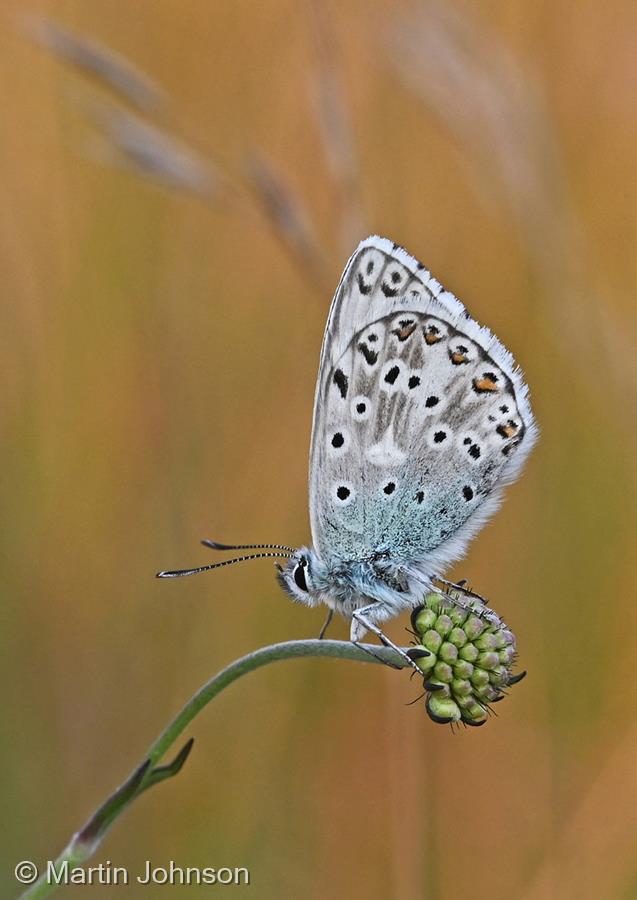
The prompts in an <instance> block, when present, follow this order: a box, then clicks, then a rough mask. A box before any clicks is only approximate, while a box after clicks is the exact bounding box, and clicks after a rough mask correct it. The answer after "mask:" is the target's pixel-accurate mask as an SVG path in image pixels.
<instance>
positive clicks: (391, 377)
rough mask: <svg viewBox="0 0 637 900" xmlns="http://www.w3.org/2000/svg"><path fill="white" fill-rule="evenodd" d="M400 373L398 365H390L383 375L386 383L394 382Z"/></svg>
mask: <svg viewBox="0 0 637 900" xmlns="http://www.w3.org/2000/svg"><path fill="white" fill-rule="evenodd" d="M399 375H400V369H399V368H398V366H392V367H391V369H390V370H389V372H387V374H386V375H385V381H386V382H387V384H394V382H395V381H396V379H397V378H398V376H399Z"/></svg>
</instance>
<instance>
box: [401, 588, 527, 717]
mask: <svg viewBox="0 0 637 900" xmlns="http://www.w3.org/2000/svg"><path fill="white" fill-rule="evenodd" d="M411 625H412V628H413V630H414V633H415V635H416V640H417V642H418V643H417V644H416V646H415V648H414V652H413V657H414V661H415V663H416V665H417V666H418V668H419V669H420V670H421V671H422V673H423V675H424V686H425V690H426V691H427V699H426V700H425V708H426V710H427V713H428V714H429V718H430V719H432V720H433V721H434V722H439V723H441V724H448V723H449V722H464V723H465V724H466V725H484V723H485V722H486V720H487V717H488V710H489V704H490V703H495V702H496V701H497V700H502V698H503V697H504V693H503V691H504V690H505V689H506V688H507V687H511V685H514V684H517V682H518V681H521V680H522V678H524V676H525V675H526V672H520V673H518V674H517V675H513V672H512V668H513V666H514V664H515V661H516V659H517V653H516V648H515V635H514V634H513V632H512V631H510V630H509V629H508V628H507V626H506V625H505V624H504V622H503V621H502V620H501V619H500V617H499V616H498V615H497V614H496V613H494V612H493V610H491V609H489V608H488V607H487V606H484V605H483V604H482V603H481V602H480V601H479V600H477V599H475V598H474V597H471V596H460V597H459V598H457V599H455V598H454V599H452V598H451V597H450V596H449V595H447V594H445V595H442V594H429V595H428V596H427V597H426V598H425V602H424V604H423V606H420V607H418V608H417V609H415V610H414V611H413V613H412V616H411ZM418 651H428V653H427V655H426V656H425V655H422V656H420V657H419V655H418Z"/></svg>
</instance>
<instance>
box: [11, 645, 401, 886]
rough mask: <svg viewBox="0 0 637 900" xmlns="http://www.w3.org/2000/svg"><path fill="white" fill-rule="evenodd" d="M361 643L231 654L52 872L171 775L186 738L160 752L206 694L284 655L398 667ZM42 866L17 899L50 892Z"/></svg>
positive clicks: (83, 853) (85, 851)
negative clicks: (172, 753)
mask: <svg viewBox="0 0 637 900" xmlns="http://www.w3.org/2000/svg"><path fill="white" fill-rule="evenodd" d="M364 646H365V647H366V650H365V649H362V648H361V647H358V646H355V645H354V644H352V643H350V642H349V641H326V640H307V641H285V642H284V643H281V644H271V645H270V646H268V647H261V648H260V649H259V650H255V651H254V652H253V653H249V654H248V655H247V656H243V657H241V658H240V659H237V660H235V661H234V662H232V663H230V665H229V666H226V668H225V669H222V670H221V671H220V672H218V673H217V674H216V675H214V676H213V677H212V678H211V679H210V680H209V681H207V682H206V683H205V684H204V685H203V686H202V687H201V688H200V689H199V690H198V691H197V692H196V694H193V696H192V697H191V698H190V700H188V702H187V703H186V705H185V706H184V707H183V709H182V710H181V711H180V712H179V713H178V714H177V715H176V716H175V718H174V719H173V720H172V722H171V723H170V724H169V725H168V726H167V727H166V728H165V729H164V731H162V733H161V734H160V735H159V737H158V738H157V739H156V740H155V741H154V742H153V743H152V744H151V745H150V747H149V748H148V751H147V753H146V755H145V756H144V758H143V760H142V762H141V763H140V764H139V765H138V766H137V767H136V768H135V769H134V770H133V772H132V773H131V775H130V776H129V778H128V779H127V780H126V781H125V782H124V783H123V785H122V786H121V787H119V788H118V789H117V790H116V791H115V792H114V793H113V794H112V795H111V796H110V797H109V798H108V799H107V800H106V801H105V802H104V803H103V804H102V805H101V806H100V807H99V809H97V810H96V812H95V813H93V815H92V816H91V817H90V818H89V819H88V821H87V822H86V823H85V825H84V826H83V827H82V828H81V829H80V830H79V831H78V832H76V834H74V835H73V837H72V838H71V840H70V841H69V843H68V845H67V846H66V847H65V849H64V850H63V851H62V852H61V853H60V855H59V856H58V857H57V859H56V860H55V862H54V863H53V866H54V867H55V870H56V871H57V872H62V873H63V872H64V870H65V869H66V868H67V867H68V869H71V868H73V867H74V866H78V865H81V864H82V863H84V862H86V861H87V860H88V859H90V857H91V856H92V855H93V854H94V853H95V851H96V850H97V848H98V847H99V845H100V843H101V841H102V839H103V837H104V835H105V834H106V832H107V831H108V829H109V828H110V827H111V825H112V824H113V823H114V822H115V820H116V819H117V818H119V816H120V815H121V814H122V813H123V812H124V810H125V809H127V808H128V806H130V804H131V803H132V802H133V800H135V798H136V797H138V796H139V795H140V794H141V793H142V792H143V791H144V790H146V789H147V788H149V787H152V786H153V785H154V784H156V783H158V782H159V781H163V780H165V779H166V778H170V777H171V776H173V775H176V774H177V773H178V772H179V770H180V769H181V767H182V765H183V764H184V762H185V761H186V758H187V756H188V753H189V752H190V748H191V746H192V740H191V741H189V742H188V743H187V744H186V745H185V746H184V747H183V748H182V750H181V751H180V752H179V754H178V755H177V756H176V757H175V759H174V760H173V761H172V762H171V763H170V764H168V765H164V766H157V763H159V761H160V760H161V759H162V757H163V756H164V754H165V753H166V752H167V751H168V750H169V749H170V748H171V747H172V745H173V744H174V743H175V741H176V740H177V738H178V737H179V736H180V735H181V734H182V732H183V731H184V729H185V728H187V726H188V725H189V724H190V723H191V722H192V720H193V719H194V718H195V716H196V715H197V713H199V712H200V711H201V710H202V709H203V708H204V707H205V706H207V705H208V703H210V701H211V700H214V698H215V697H216V696H217V695H218V694H220V693H221V691H223V690H224V689H225V688H227V687H228V685H230V684H232V683H233V682H234V681H236V680H237V679H238V678H241V677H242V676H243V675H247V673H248V672H254V671H255V670H256V669H260V668H261V666H267V665H269V664H270V663H272V662H277V661H278V660H284V659H298V658H300V657H303V656H315V657H332V658H335V659H348V660H354V661H356V662H373V663H388V664H391V665H394V666H399V667H403V666H404V665H406V662H405V660H404V659H403V658H402V657H401V656H400V655H399V654H398V653H396V652H395V651H394V650H392V649H391V648H388V647H379V646H376V645H373V646H371V645H364ZM48 875H49V872H48V870H47V869H46V867H45V869H44V871H43V872H42V874H41V875H40V877H39V878H38V880H37V881H36V882H35V883H34V884H32V885H31V886H30V887H29V888H27V889H26V891H24V893H23V894H21V896H20V900H34V898H39V897H46V896H48V895H49V894H51V893H52V892H53V891H54V890H55V889H56V888H57V887H59V884H64V883H65V882H64V880H63V879H61V880H60V882H59V884H58V882H57V880H56V879H52V878H49V877H48Z"/></svg>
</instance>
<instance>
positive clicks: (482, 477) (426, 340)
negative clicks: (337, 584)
mask: <svg viewBox="0 0 637 900" xmlns="http://www.w3.org/2000/svg"><path fill="white" fill-rule="evenodd" d="M534 427H535V426H534V422H533V418H532V415H531V412H530V408H529V406H528V401H527V400H526V391H525V387H524V383H523V381H522V379H521V377H520V375H519V373H518V371H517V370H516V369H515V364H514V363H513V360H512V358H511V357H510V354H508V352H507V351H506V350H505V349H504V348H503V347H502V345H501V344H499V342H498V341H497V340H496V339H495V338H493V336H492V335H491V334H490V332H488V331H487V329H483V328H481V327H480V326H479V325H478V324H477V323H476V322H475V321H474V320H473V319H471V318H470V317H469V316H468V314H467V313H466V311H465V309H464V307H463V306H462V304H460V302H459V301H458V300H456V298H455V297H453V295H451V294H448V293H447V292H444V291H443V290H442V288H441V287H440V285H439V284H438V283H437V282H436V281H435V280H434V279H432V278H431V276H430V275H429V273H428V272H427V271H426V270H425V269H424V268H423V267H422V266H421V265H420V264H419V263H418V262H417V261H416V260H414V259H413V258H412V257H410V256H409V255H408V254H407V253H406V251H404V250H402V249H401V248H396V246H395V245H392V244H391V243H390V242H389V241H385V240H383V239H381V238H370V239H368V240H367V241H364V242H363V244H362V245H361V246H360V247H359V248H358V250H357V251H356V253H355V254H354V256H353V257H352V259H351V260H350V262H349V264H348V266H347V268H346V270H345V273H344V275H343V278H342V279H341V283H340V285H339V287H338V289H337V293H336V296H335V298H334V301H333V303H332V308H331V310H330V316H329V319H328V324H327V328H326V334H325V339H324V344H323V351H322V354H321V366H320V371H319V380H318V383H317V395H316V401H315V410H314V424H313V434H312V450H311V464H310V509H311V518H312V532H313V538H314V546H315V548H316V549H317V551H318V552H319V554H320V555H321V556H322V557H323V558H324V559H331V560H339V559H340V560H356V559H363V558H367V557H369V556H370V555H373V554H379V553H384V552H386V553H387V554H388V556H391V557H392V558H394V559H396V560H405V561H410V560H422V559H423V558H424V557H426V556H428V555H430V556H431V555H435V554H436V552H438V551H439V550H440V548H442V547H444V546H445V545H448V544H449V542H453V541H454V540H456V539H457V538H458V536H460V535H461V534H462V533H463V531H464V532H465V533H466V537H469V536H470V533H469V532H470V531H471V522H472V520H473V522H474V524H475V527H474V528H473V530H475V529H476V528H477V527H479V525H480V524H481V521H483V519H484V517H485V516H484V512H485V511H486V510H488V509H489V508H490V507H492V506H493V498H494V496H496V494H497V493H498V492H499V488H500V486H502V485H504V484H505V483H506V482H507V481H509V480H511V478H512V477H514V475H515V474H516V472H517V470H519V467H520V462H521V460H522V458H523V457H524V456H526V453H527V451H528V449H530V446H531V444H532V442H533V438H534ZM481 509H482V514H481ZM465 542H466V538H465Z"/></svg>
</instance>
